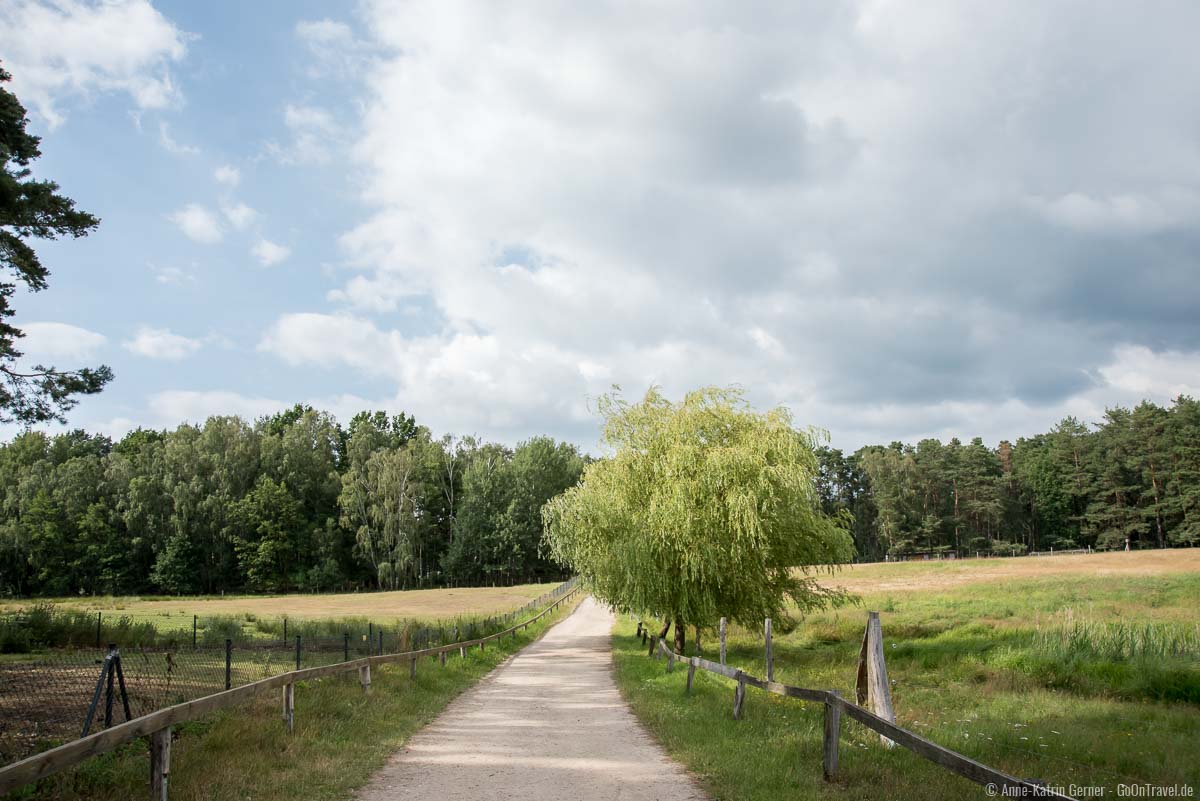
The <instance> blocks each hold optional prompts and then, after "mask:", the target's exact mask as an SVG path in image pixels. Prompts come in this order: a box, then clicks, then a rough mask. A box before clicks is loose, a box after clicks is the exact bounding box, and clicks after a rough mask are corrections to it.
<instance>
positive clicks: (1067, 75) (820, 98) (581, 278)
mask: <svg viewBox="0 0 1200 801" xmlns="http://www.w3.org/2000/svg"><path fill="white" fill-rule="evenodd" d="M1152 6H1153V7H1152V8H1146V7H1134V6H1130V5H1127V4H1101V5H1100V6H1096V5H1094V4H1082V3H1079V4H1071V3H1067V4H1043V3H1033V2H1028V3H1025V2H1018V3H1003V4H996V3H984V2H977V3H965V4H964V3H960V2H945V3H937V2H931V3H922V4H920V5H919V6H913V5H905V6H900V5H899V4H893V3H889V2H882V1H880V2H851V3H843V4H836V5H834V4H814V5H812V6H802V5H799V4H769V3H764V4H749V5H747V4H737V5H735V6H730V5H728V4H720V3H712V4H703V3H702V4H699V5H692V6H689V7H688V9H687V11H686V12H684V11H682V10H679V9H675V10H670V9H663V8H657V9H647V8H638V9H636V10H635V9H633V8H631V7H629V6H625V5H621V4H609V3H603V2H601V3H589V4H576V5H573V6H563V5H561V4H546V5H545V6H544V7H540V8H537V9H529V8H524V9H522V10H521V11H517V10H515V9H508V8H505V7H502V6H491V7H487V8H486V9H485V10H481V9H480V8H479V7H472V8H471V10H470V12H469V13H468V12H467V11H466V9H465V8H464V7H460V6H458V5H457V4H456V3H453V2H430V3H420V2H418V3H406V4H403V5H398V4H393V3H390V2H383V1H382V0H380V1H379V2H375V3H370V4H368V5H367V6H366V7H365V10H364V17H363V20H362V21H363V23H364V27H365V28H366V29H367V30H368V31H370V33H371V35H372V36H373V38H374V40H373V41H372V42H371V43H370V46H371V48H373V50H372V52H373V53H374V54H375V56H374V57H373V58H372V60H371V61H370V66H369V68H364V72H363V74H364V82H363V86H362V103H363V108H364V112H363V118H362V121H361V122H362V131H363V136H362V138H361V141H360V142H359V143H358V146H357V148H356V157H357V159H358V163H359V166H360V167H361V168H362V173H363V174H364V175H365V176H366V187H365V189H364V200H365V201H366V202H367V203H368V204H369V206H370V207H372V208H374V209H376V214H375V216H374V218H373V219H371V220H368V221H366V222H364V223H363V224H362V225H361V226H359V227H358V228H357V229H355V230H354V231H351V232H348V233H347V235H346V237H345V245H346V250H347V253H348V255H349V257H350V259H351V261H352V263H354V264H357V265H360V266H361V268H362V272H363V275H362V276H359V277H356V278H351V279H349V280H348V282H347V285H346V287H345V289H344V290H342V291H339V292H335V293H332V295H331V299H332V300H333V301H334V303H335V306H334V307H333V308H331V309H330V314H331V315H333V314H334V313H335V312H336V311H337V310H338V309H345V308H349V309H350V310H351V311H352V312H353V313H354V314H360V315H363V314H373V315H375V317H374V319H375V325H377V327H378V328H379V330H380V332H381V334H383V335H387V337H388V339H387V341H388V342H389V343H390V344H389V347H390V348H392V349H394V350H395V352H396V353H397V354H399V356H398V357H397V360H396V361H395V363H390V362H389V363H388V364H391V366H390V367H386V368H383V367H381V366H380V365H381V364H382V363H383V362H373V363H372V365H371V367H372V369H373V370H375V371H376V372H377V371H378V370H380V369H385V370H390V371H391V372H390V374H391V375H393V376H394V378H395V380H396V382H397V393H398V397H399V399H400V400H401V401H402V402H408V403H409V404H410V405H411V406H413V407H415V410H416V411H417V412H418V413H421V412H425V413H427V414H428V415H431V416H432V417H433V418H434V420H433V422H436V423H438V424H440V425H443V426H445V427H449V428H454V429H457V430H482V429H481V427H480V426H478V425H477V424H476V423H475V422H474V421H476V420H481V419H485V420H488V421H489V423H488V425H490V426H491V427H492V430H491V431H484V433H490V434H492V435H495V436H501V437H507V438H512V437H513V436H515V432H527V431H530V430H536V429H539V427H540V428H541V429H549V430H553V431H556V432H562V433H566V432H568V431H577V430H579V426H581V425H586V423H585V422H584V421H586V415H585V414H583V413H581V411H580V410H581V408H583V407H585V406H586V398H587V397H588V396H589V395H594V394H595V393H596V392H598V391H602V390H603V389H604V388H605V387H606V386H607V385H608V384H609V383H611V382H612V381H619V382H622V383H624V384H626V385H627V386H629V387H631V388H633V387H639V388H640V387H641V386H643V385H644V382H647V381H651V380H653V381H658V382H660V383H663V384H664V385H665V386H666V387H667V389H668V390H669V391H674V392H678V391H682V390H683V389H686V388H688V387H690V386H694V385H696V384H699V383H707V382H716V383H730V382H734V381H737V382H741V383H743V384H745V385H746V386H747V388H748V389H749V390H750V391H751V393H752V395H753V396H754V398H755V400H756V401H758V402H760V403H779V402H783V403H789V404H792V405H793V406H795V407H796V409H797V413H798V414H799V415H805V416H808V418H807V419H804V420H803V422H812V423H816V424H819V425H823V426H826V427H829V428H831V429H832V430H833V432H834V435H835V437H838V438H840V439H844V440H846V441H847V442H850V443H851V444H853V442H854V441H856V440H857V441H861V440H863V439H884V440H886V439H891V438H892V437H894V436H907V435H913V436H916V435H920V434H923V433H948V432H949V433H957V434H959V435H960V436H970V435H972V434H974V433H981V434H989V433H997V434H998V433H1007V434H1012V435H1015V434H1020V433H1027V432H1029V431H1032V430H1038V429H1039V428H1042V427H1044V426H1046V425H1049V424H1050V423H1052V422H1053V420H1054V418H1055V417H1057V416H1059V415H1061V414H1065V413H1078V414H1087V413H1088V412H1089V410H1090V411H1094V410H1096V409H1102V407H1103V405H1104V403H1106V402H1122V401H1124V400H1125V399H1127V398H1128V397H1131V395H1130V392H1132V390H1130V389H1129V388H1128V387H1127V386H1118V385H1117V384H1116V383H1114V381H1113V379H1111V378H1109V377H1106V376H1112V375H1126V374H1129V373H1130V371H1133V372H1136V369H1135V367H1136V365H1134V364H1132V362H1131V360H1136V359H1146V358H1150V357H1154V356H1155V353H1156V352H1164V351H1172V352H1175V353H1177V354H1179V355H1178V357H1177V358H1176V357H1172V358H1170V359H1165V360H1162V361H1161V364H1160V363H1158V362H1156V364H1157V365H1158V367H1156V369H1158V370H1160V371H1169V370H1172V369H1184V368H1183V367H1181V365H1188V364H1192V363H1193V362H1192V361H1191V359H1190V355H1189V354H1192V353H1194V352H1196V351H1198V350H1200V341H1198V332H1200V328H1198V327H1197V326H1196V324H1195V309H1196V308H1197V307H1198V305H1197V302H1198V301H1200V280H1197V279H1198V277H1200V276H1198V270H1197V267H1198V265H1197V263H1196V259H1197V257H1196V254H1197V253H1200V249H1198V248H1197V245H1200V241H1198V239H1200V213H1198V212H1200V147H1198V146H1197V141H1198V140H1197V139H1196V132H1197V131H1198V130H1200V92H1197V89H1200V57H1197V55H1196V54H1195V48H1194V47H1192V45H1191V43H1190V39H1191V38H1192V36H1193V35H1194V34H1193V32H1194V31H1195V30H1197V29H1200V7H1198V6H1196V5H1194V4H1189V3H1166V2H1164V3H1155V4H1152ZM1132 31H1136V35H1133V34H1131V32H1132ZM327 39H328V41H327V42H326V41H325V40H323V43H325V44H328V45H329V46H330V47H333V46H336V37H327ZM355 46H356V47H360V46H361V45H357V44H356V45H355ZM389 54H390V55H389ZM505 252H508V253H519V254H521V258H520V259H517V260H515V263H514V262H510V261H509V260H508V259H504V258H500V256H501V255H502V254H504V253H505ZM498 259H499V263H498ZM379 289H383V290H386V294H384V295H378V294H373V293H374V292H375V291H376V290H379ZM404 297H409V298H412V297H419V298H421V302H422V304H424V305H425V307H426V308H429V309H432V310H434V313H433V314H431V315H428V316H427V319H429V320H435V321H436V327H431V328H429V329H428V330H426V331H424V332H422V333H421V334H420V335H419V336H416V335H413V334H412V332H411V329H412V326H411V323H410V322H406V321H405V320H404V319H403V318H402V315H401V312H400V311H399V308H400V306H401V302H402V301H401V299H402V298H404ZM337 314H338V315H339V316H338V317H337V319H338V320H340V321H341V322H342V324H344V323H345V319H346V317H345V312H344V311H343V312H337ZM309 323H311V324H313V325H317V324H319V323H320V321H319V320H317V319H315V318H312V319H309ZM320 324H321V325H324V324H323V323H320ZM388 332H391V333H390V334H389V333H388ZM301 340H302V337H301V336H300V335H299V333H297V339H296V341H295V342H291V343H289V344H287V345H286V346H285V345H283V344H281V343H280V342H279V338H278V337H276V339H275V340H272V342H275V343H276V345H274V346H273V347H278V348H279V349H284V348H285V347H286V352H287V354H288V359H289V360H290V361H292V362H294V363H302V362H305V361H306V360H310V361H311V360H319V358H327V354H328V353H329V350H328V349H327V348H324V349H322V351H321V354H316V353H312V354H308V355H306V354H307V353H308V351H307V350H306V348H305V346H304V344H303V342H302V341H301ZM326 344H327V345H329V344H331V343H330V342H329V341H326ZM1129 346H1145V347H1147V348H1149V350H1139V349H1137V348H1132V347H1129ZM1147 354H1149V356H1147ZM413 360H425V361H424V362H422V363H421V364H419V365H415V364H414V363H413ZM385 361H386V360H385ZM1147 386H1153V387H1166V386H1172V387H1175V386H1178V382H1176V383H1174V384H1173V383H1171V382H1170V381H1167V380H1165V379H1163V380H1156V382H1154V383H1153V384H1147ZM584 411H586V410H585V409H584ZM972 426H974V427H975V428H972ZM999 426H1009V427H1010V428H1012V429H1013V430H1008V431H1001V430H1000V429H999V428H998V427H999Z"/></svg>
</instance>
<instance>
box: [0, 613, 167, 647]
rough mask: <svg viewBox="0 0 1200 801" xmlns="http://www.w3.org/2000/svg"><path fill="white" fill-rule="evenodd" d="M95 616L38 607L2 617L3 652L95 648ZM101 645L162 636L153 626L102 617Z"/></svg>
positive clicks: (144, 642) (149, 642)
mask: <svg viewBox="0 0 1200 801" xmlns="http://www.w3.org/2000/svg"><path fill="white" fill-rule="evenodd" d="M96 639H97V638H96V615H95V614H94V613H92V612H85V611H83V610H79V609H61V608H58V607H55V606H53V605H51V604H35V605H34V606H30V607H26V608H24V609H20V610H17V611H16V612H11V613H8V614H4V615H0V653H6V654H12V653H27V652H29V651H33V650H37V649H39V648H49V647H75V648H82V647H95V645H96ZM99 639H100V642H101V644H104V643H108V642H119V643H121V644H122V645H127V646H146V645H155V644H158V643H159V642H160V641H161V640H162V637H161V635H160V634H159V632H158V631H157V629H155V627H154V625H153V624H152V623H149V622H145V621H135V620H133V619H132V618H129V617H126V616H121V617H117V618H112V617H108V618H102V622H101V627H100V637H99Z"/></svg>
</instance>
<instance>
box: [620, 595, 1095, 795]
mask: <svg viewBox="0 0 1200 801" xmlns="http://www.w3.org/2000/svg"><path fill="white" fill-rule="evenodd" d="M719 632H720V639H721V643H720V647H721V651H720V652H721V661H720V662H711V661H709V660H707V659H702V658H700V657H699V656H692V657H687V656H683V655H682V654H677V653H675V652H674V651H673V650H671V648H670V647H669V646H668V645H667V642H666V640H665V638H661V637H658V636H656V635H653V634H651V633H650V632H649V630H648V629H647V627H646V625H645V624H642V623H639V624H638V636H639V637H641V638H642V643H643V644H646V642H647V640H649V649H648V652H647V656H653V657H654V658H656V659H657V658H661V657H664V656H665V657H666V660H667V670H668V671H671V670H673V669H674V667H675V664H676V663H680V664H681V665H687V668H688V673H687V687H686V692H687V693H688V694H689V695H690V694H691V692H692V685H693V683H694V681H695V676H696V671H697V670H703V671H707V672H709V673H714V674H716V675H718V676H724V677H725V678H728V679H732V680H733V681H734V682H736V686H735V687H734V691H733V719H734V720H741V718H742V716H743V715H744V714H745V709H746V688H747V687H754V688H756V689H759V690H763V691H765V692H768V693H773V694H775V695H782V696H784V697H786V698H794V699H796V700H799V701H805V702H808V703H814V704H822V705H823V706H824V711H825V723H824V748H823V763H824V764H823V770H824V776H825V779H826V780H827V781H833V780H834V778H835V777H836V776H837V772H838V751H839V742H840V739H841V728H842V719H843V718H844V717H849V718H851V719H853V720H855V721H857V722H859V723H861V724H862V725H863V726H865V727H866V728H868V729H870V730H872V731H874V732H876V733H877V734H878V735H879V736H880V740H881V742H882V743H883V745H884V746H885V747H888V748H892V747H895V746H897V745H898V746H900V747H902V748H906V749H908V750H909V751H912V752H913V753H914V754H916V755H917V756H919V757H921V758H922V759H926V760H928V761H930V762H932V763H934V764H935V765H939V766H941V767H942V768H945V769H946V770H948V771H950V772H952V773H957V774H958V775H959V776H962V777H964V778H966V779H969V780H970V781H973V782H975V783H977V784H981V785H984V786H986V787H988V788H989V790H990V791H991V792H995V793H996V794H998V795H1000V796H1001V797H1005V798H1054V799H1061V800H1062V801H1073V799H1071V798H1070V797H1069V796H1065V795H1062V794H1060V793H1058V792H1055V791H1054V790H1052V789H1050V788H1047V787H1045V786H1043V785H1041V784H1040V783H1039V782H1037V781H1036V780H1031V779H1021V778H1017V777H1015V776H1010V775H1009V774H1007V773H1004V772H1002V771H999V770H996V769H995V768H991V767H988V766H987V765H984V764H982V763H980V762H977V761H975V760H973V759H971V758H970V757H967V756H964V755H962V754H960V753H958V752H956V751H952V750H950V749H949V748H945V747H944V746H941V745H938V744H937V743H935V742H932V741H931V740H928V739H926V738H924V737H922V736H921V735H919V734H916V733H914V732H911V731H909V730H908V729H904V728H901V727H900V726H898V725H896V716H895V714H894V712H893V711H892V701H891V691H890V689H889V684H888V679H887V666H886V664H885V663H884V657H883V632H882V628H881V626H880V623H879V613H878V612H870V613H868V617H867V628H866V631H865V633H864V635H863V645H862V650H861V653H860V657H859V662H858V676H857V682H856V693H855V702H856V703H852V702H850V701H848V700H846V699H845V698H843V697H842V695H841V693H839V692H838V691H837V690H820V689H808V688H804V687H793V686H791V685H788V684H781V683H780V682H777V681H775V680H774V658H773V657H774V655H773V650H772V643H771V621H770V620H768V621H766V625H765V632H764V633H765V635H766V670H767V677H766V678H765V679H761V678H758V677H756V676H752V675H750V674H748V673H746V672H745V671H744V670H739V669H737V668H733V667H730V666H728V665H726V664H725V619H724V618H722V619H721V623H720V628H719ZM868 706H869V707H870V708H868Z"/></svg>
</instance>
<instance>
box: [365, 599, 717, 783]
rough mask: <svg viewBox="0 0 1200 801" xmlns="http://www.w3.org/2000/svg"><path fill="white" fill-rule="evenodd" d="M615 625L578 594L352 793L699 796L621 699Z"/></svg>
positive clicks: (608, 615)
mask: <svg viewBox="0 0 1200 801" xmlns="http://www.w3.org/2000/svg"><path fill="white" fill-rule="evenodd" d="M612 624H613V616H612V613H611V612H609V611H608V610H607V609H605V608H604V607H603V606H601V605H600V604H598V603H596V602H595V600H593V599H592V598H587V599H585V600H584V601H583V603H581V604H580V605H579V607H578V608H577V609H576V610H575V611H574V612H573V613H572V614H571V615H570V616H569V617H567V618H566V619H565V620H563V621H562V622H561V623H559V624H557V625H556V626H554V627H553V628H552V629H550V631H548V632H547V633H546V635H545V636H544V637H542V639H540V640H538V641H537V642H535V643H533V644H531V645H530V646H528V647H527V648H525V649H524V650H522V651H521V652H520V653H518V654H517V655H516V656H514V657H513V658H511V659H509V660H508V661H507V662H505V663H504V664H502V665H501V666H500V667H498V668H496V669H495V670H494V671H493V672H492V673H491V674H489V675H488V676H487V677H486V678H484V679H483V680H482V681H481V682H480V683H479V684H477V685H475V687H473V688H472V689H470V690H468V691H467V692H465V693H463V694H462V695H461V696H459V697H458V698H457V699H455V700H454V701H453V702H452V703H451V704H450V706H448V707H446V709H445V711H444V712H442V714H441V715H439V716H438V718H437V719H436V720H435V721H434V722H433V723H431V724H429V725H428V726H427V727H425V728H424V729H422V730H421V731H420V732H418V733H417V734H415V735H413V737H412V739H410V740H409V741H408V743H407V744H406V745H405V747H404V748H403V749H402V750H401V751H399V752H397V753H396V754H395V755H394V756H392V758H391V759H390V760H389V761H388V764H387V765H385V766H384V767H383V769H382V770H380V771H379V772H378V773H376V774H375V775H374V776H373V777H372V778H371V781H370V782H369V783H368V784H367V785H366V786H365V787H364V788H363V789H362V790H360V791H359V794H358V798H359V799H360V801H395V799H412V800H413V801H416V799H420V801H431V799H436V801H459V800H460V799H461V800H462V801H467V800H468V799H469V800H470V801H478V800H479V799H521V801H563V799H580V801H593V799H594V801H612V800H613V799H619V801H658V800H659V799H671V801H703V800H704V799H705V798H706V796H705V795H704V794H703V793H702V792H701V791H700V790H699V789H698V788H697V787H696V785H695V783H694V782H693V781H692V780H691V779H690V778H689V777H688V775H687V774H686V773H685V772H684V770H683V768H681V767H680V766H679V765H678V764H676V763H675V762H673V761H672V760H671V759H670V758H669V757H668V756H667V755H666V753H665V752H664V751H663V750H662V748H660V747H659V746H658V744H657V743H655V742H654V741H653V740H651V739H650V736H649V735H648V734H646V733H645V732H644V731H643V730H642V728H641V726H640V725H639V724H638V722H637V720H636V719H635V718H634V716H633V713H632V712H630V711H629V708H628V707H627V706H626V705H625V702H624V701H623V700H622V699H621V695H620V693H619V692H618V691H617V686H616V684H615V683H614V682H613V678H612V673H611V670H612V651H611V647H610V637H611V634H610V632H611V629H612Z"/></svg>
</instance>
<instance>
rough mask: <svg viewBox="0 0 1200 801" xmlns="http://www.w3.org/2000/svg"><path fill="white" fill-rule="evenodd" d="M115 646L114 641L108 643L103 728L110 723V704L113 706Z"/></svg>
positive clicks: (115, 677)
mask: <svg viewBox="0 0 1200 801" xmlns="http://www.w3.org/2000/svg"><path fill="white" fill-rule="evenodd" d="M116 652H117V646H116V644H115V643H111V642H110V643H109V644H108V659H109V668H108V687H107V689H106V690H105V696H104V728H106V729H107V728H108V727H109V726H111V725H112V706H113V690H114V689H115V687H114V685H115V683H116V680H117V671H116V670H114V669H113V663H114V662H115V661H116V658H117V657H116Z"/></svg>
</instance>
